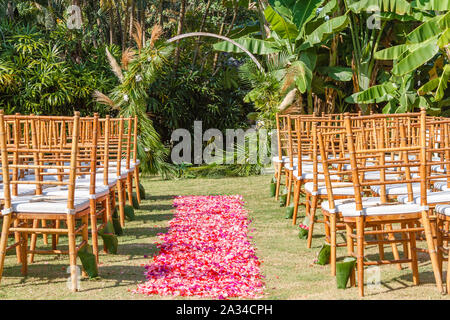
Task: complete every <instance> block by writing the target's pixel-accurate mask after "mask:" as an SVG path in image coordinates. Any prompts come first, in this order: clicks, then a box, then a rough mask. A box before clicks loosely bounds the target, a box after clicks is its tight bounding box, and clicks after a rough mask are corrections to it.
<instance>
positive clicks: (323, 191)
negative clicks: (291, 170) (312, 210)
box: [305, 182, 355, 196]
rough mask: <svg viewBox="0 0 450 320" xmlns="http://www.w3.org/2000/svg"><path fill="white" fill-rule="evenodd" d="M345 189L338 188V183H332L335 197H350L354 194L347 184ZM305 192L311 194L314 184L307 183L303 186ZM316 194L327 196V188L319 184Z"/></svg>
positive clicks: (353, 190)
mask: <svg viewBox="0 0 450 320" xmlns="http://www.w3.org/2000/svg"><path fill="white" fill-rule="evenodd" d="M345 185H347V186H346V187H339V183H333V184H332V188H333V194H335V195H345V196H352V195H354V194H355V189H354V188H353V186H352V187H348V183H346V184H345ZM305 190H306V191H307V192H309V193H312V192H313V190H314V182H307V183H306V184H305ZM317 194H319V195H325V194H327V188H326V186H325V185H324V184H323V183H321V184H319V185H318V186H317Z"/></svg>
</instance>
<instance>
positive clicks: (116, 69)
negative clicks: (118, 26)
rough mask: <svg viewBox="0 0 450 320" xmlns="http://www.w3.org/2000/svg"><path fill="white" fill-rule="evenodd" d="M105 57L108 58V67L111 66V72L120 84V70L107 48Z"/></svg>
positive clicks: (121, 80)
mask: <svg viewBox="0 0 450 320" xmlns="http://www.w3.org/2000/svg"><path fill="white" fill-rule="evenodd" d="M106 56H107V57H108V61H109V65H110V66H111V70H112V72H114V74H115V75H116V76H117V78H119V80H120V82H123V74H122V69H121V68H120V66H119V64H118V63H117V61H116V59H115V58H114V57H113V55H112V54H111V52H109V50H108V48H106Z"/></svg>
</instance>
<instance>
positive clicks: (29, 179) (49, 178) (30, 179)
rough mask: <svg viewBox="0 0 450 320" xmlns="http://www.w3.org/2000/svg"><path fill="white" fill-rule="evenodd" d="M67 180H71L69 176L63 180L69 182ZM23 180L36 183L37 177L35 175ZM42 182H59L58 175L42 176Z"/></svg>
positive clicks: (27, 176)
mask: <svg viewBox="0 0 450 320" xmlns="http://www.w3.org/2000/svg"><path fill="white" fill-rule="evenodd" d="M67 179H69V175H67V176H63V180H67ZM21 180H24V181H36V176H35V175H34V174H30V175H26V176H24V177H23V178H22V179H21ZM42 180H44V181H58V177H57V176H56V175H54V176H47V175H43V176H42Z"/></svg>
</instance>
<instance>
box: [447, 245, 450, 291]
mask: <svg viewBox="0 0 450 320" xmlns="http://www.w3.org/2000/svg"><path fill="white" fill-rule="evenodd" d="M449 290H450V254H449V255H448V258H447V292H449Z"/></svg>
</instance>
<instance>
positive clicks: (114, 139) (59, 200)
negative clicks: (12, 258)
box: [0, 110, 141, 291]
mask: <svg viewBox="0 0 450 320" xmlns="http://www.w3.org/2000/svg"><path fill="white" fill-rule="evenodd" d="M137 121H138V119H137V118H136V117H134V118H110V117H109V116H106V118H99V116H98V114H95V115H94V116H93V117H80V114H79V112H75V114H74V116H73V117H54V116H36V115H20V114H15V115H5V114H4V112H3V110H0V153H1V179H2V181H1V185H0V199H1V205H2V211H1V213H2V218H3V221H2V223H3V225H2V233H1V238H0V280H1V276H2V274H3V268H4V261H5V255H6V252H7V251H8V250H10V249H14V248H15V250H16V255H17V260H18V262H19V263H21V264H22V273H23V274H24V275H26V274H27V267H28V263H32V262H33V259H34V255H35V254H68V255H69V261H70V272H71V284H72V286H71V288H72V290H73V291H77V290H78V284H77V283H78V282H77V267H76V266H77V255H78V252H79V250H80V249H82V248H83V247H84V246H86V245H88V244H89V242H91V243H92V251H93V254H94V255H95V259H96V261H97V263H98V259H99V244H98V237H99V232H100V231H102V230H103V228H104V227H105V226H106V224H107V223H108V222H111V221H112V219H113V212H114V210H115V208H116V194H117V202H118V208H119V210H118V213H119V219H120V224H121V226H122V227H123V226H124V225H125V205H126V201H127V198H128V202H129V204H130V205H132V202H133V189H135V192H136V198H137V201H138V202H140V201H141V199H140V193H139V164H140V162H139V160H138V159H137V139H138V135H137V123H138V122H137ZM133 181H134V182H135V183H134V184H133ZM41 234H42V235H43V241H44V244H49V236H51V249H42V250H39V249H37V246H36V244H37V237H38V235H41ZM62 235H66V236H67V239H68V250H61V249H58V241H59V237H60V236H62ZM89 235H91V239H89V238H90V237H89ZM10 236H11V237H10ZM77 237H81V240H80V241H78V243H77ZM10 238H13V239H14V241H13V242H14V243H13V244H10V242H11V241H9V240H10ZM11 240H12V239H11ZM104 251H105V252H107V249H106V246H104ZM83 273H85V272H84V270H83Z"/></svg>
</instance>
